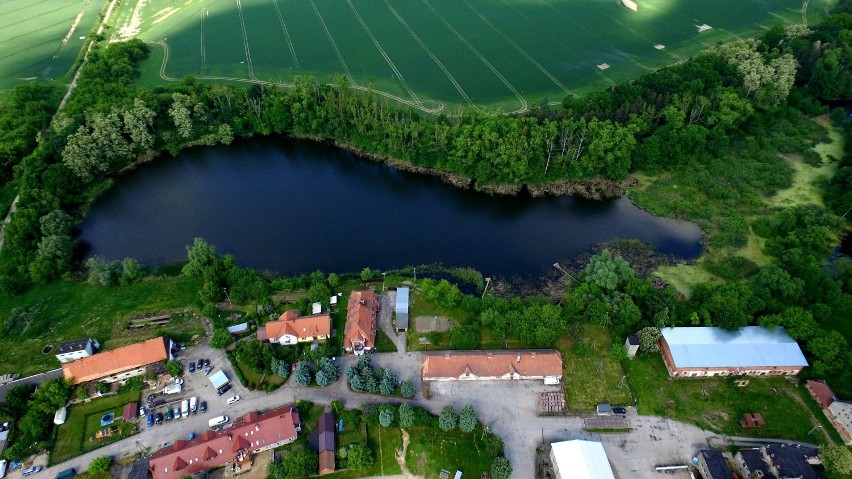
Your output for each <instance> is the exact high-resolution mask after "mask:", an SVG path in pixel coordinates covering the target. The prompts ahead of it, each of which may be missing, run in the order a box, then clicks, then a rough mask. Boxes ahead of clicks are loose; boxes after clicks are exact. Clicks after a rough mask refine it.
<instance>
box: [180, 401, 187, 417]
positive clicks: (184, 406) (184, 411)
mask: <svg viewBox="0 0 852 479" xmlns="http://www.w3.org/2000/svg"><path fill="white" fill-rule="evenodd" d="M180 416H181V417H183V418H187V417H189V401H187V400H186V399H184V400H183V401H181V402H180Z"/></svg>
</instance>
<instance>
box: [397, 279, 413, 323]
mask: <svg viewBox="0 0 852 479" xmlns="http://www.w3.org/2000/svg"><path fill="white" fill-rule="evenodd" d="M410 293H411V290H409V289H408V288H406V287H403V288H397V290H396V308H395V311H394V312H395V313H396V330H397V332H400V333H404V332H406V331H408V308H409V304H408V302H409V298H410Z"/></svg>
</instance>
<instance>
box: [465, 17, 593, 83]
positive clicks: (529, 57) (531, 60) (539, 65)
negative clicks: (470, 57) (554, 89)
mask: <svg viewBox="0 0 852 479" xmlns="http://www.w3.org/2000/svg"><path fill="white" fill-rule="evenodd" d="M462 1H463V2H464V4H465V5H467V8H469V9H470V10H471V11H472V12H473V13H475V14H476V16H478V17H479V18H480V19H481V20H482V21H483V22H484V23H485V24H486V25H488V27H489V28H490V29H492V30H494V32H496V33H497V34H498V35H500V36H501V37H503V39H504V40H506V42H507V43H508V44H509V45H512V47H513V48H514V49H515V50H517V51H518V53H520V54H521V55H523V56H524V58H526V59H527V60H529V62H530V63H532V64H533V65H535V67H536V68H538V69H539V71H541V72H542V73H543V74H544V75H545V76H546V77H547V78H549V79H550V81H552V82H553V83H554V84H556V86H558V87H559V88H561V89H562V91H564V92H565V93H570V94H571V95H574V96H578V95H577V94H576V93H574V92H572V91H571V90H569V89H568V88H566V87H565V85H563V84H562V82H560V81H559V80H558V79H557V78H556V77H555V76H553V74H552V73H550V72H549V71H548V70H547V69H546V68H544V67H543V66H542V65H541V63H539V62H538V61H536V59H535V58H533V57H532V56H531V55H530V54H529V53H527V51H526V50H524V49H523V48H521V46H520V45H518V44H517V43H515V42H514V41H513V40H512V39H511V38H509V37H508V36H507V35H506V34H505V33H503V32H502V31H500V29H498V28H497V27H495V26H494V24H492V23H491V22H490V21H489V20H488V19H487V18H485V15H483V14H482V13H480V12H479V10H477V9H476V8H475V7H474V6H473V5H471V4H470V2H468V1H467V0H462Z"/></svg>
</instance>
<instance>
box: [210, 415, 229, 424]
mask: <svg viewBox="0 0 852 479" xmlns="http://www.w3.org/2000/svg"><path fill="white" fill-rule="evenodd" d="M226 422H228V416H219V417H214V418H213V419H211V420H209V421H208V422H207V424H209V425H210V427H216V426H221V425H222V424H225V423H226Z"/></svg>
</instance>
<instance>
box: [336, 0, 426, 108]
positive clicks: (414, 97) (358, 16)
mask: <svg viewBox="0 0 852 479" xmlns="http://www.w3.org/2000/svg"><path fill="white" fill-rule="evenodd" d="M346 3H348V4H349V8H350V9H351V10H352V13H354V14H355V18H356V19H357V20H358V23H360V24H361V27H362V28H363V29H364V31H365V32H366V33H367V36H369V37H370V40H372V41H373V45H375V46H376V49H377V50H378V51H379V53H380V54H381V55H382V57H384V59H385V61H386V62H387V64H388V66H389V67H391V70H393V72H394V74H395V75H396V76H397V77H398V78H399V82H400V83H401V84H402V87H403V88H404V89H405V91H406V92H408V95H409V96H410V97H411V99H412V100H413V101H414V103H417V104H418V105H420V106H422V105H423V102H421V101H420V99H419V98H417V94H415V93H414V91H412V90H411V88H409V86H408V83H406V82H405V78H404V77H403V76H402V72H400V71H399V69H398V68H397V67H396V65H395V64H394V63H393V60H391V58H390V56H388V54H387V52H385V49H384V48H382V46H381V44H379V41H378V40H377V39H376V37H375V36H374V35H373V32H371V31H370V28H369V27H368V26H367V24H366V23H364V19H363V18H361V14H360V13H358V9H356V8H355V5H353V4H352V0H346Z"/></svg>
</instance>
